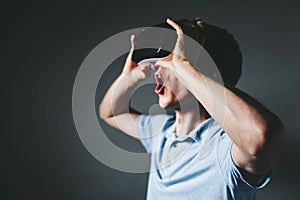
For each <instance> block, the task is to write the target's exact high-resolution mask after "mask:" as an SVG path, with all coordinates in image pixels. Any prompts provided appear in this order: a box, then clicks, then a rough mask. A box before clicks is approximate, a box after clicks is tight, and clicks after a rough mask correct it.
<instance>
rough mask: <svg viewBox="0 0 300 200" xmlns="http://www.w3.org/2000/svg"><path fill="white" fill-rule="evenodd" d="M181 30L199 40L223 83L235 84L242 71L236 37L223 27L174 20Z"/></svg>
mask: <svg viewBox="0 0 300 200" xmlns="http://www.w3.org/2000/svg"><path fill="white" fill-rule="evenodd" d="M175 22H178V23H179V25H180V26H181V27H182V29H183V32H184V33H185V34H186V35H188V36H190V37H192V38H193V39H195V40H196V41H197V42H199V43H200V44H201V45H202V46H203V48H204V49H205V50H206V51H207V52H208V54H209V55H210V56H211V58H212V59H213V61H214V62H215V64H216V65H217V67H218V69H219V71H220V73H221V76H222V79H223V82H224V84H225V85H232V86H234V85H236V84H237V82H238V80H239V78H240V77H241V73H242V60H243V59H242V53H241V51H240V47H239V44H238V42H237V41H236V39H235V38H234V37H233V35H232V34H231V33H229V32H228V31H227V30H226V29H225V28H220V27H218V26H215V25H212V24H208V23H206V22H203V21H202V20H201V19H200V18H195V19H193V20H188V19H180V20H175Z"/></svg>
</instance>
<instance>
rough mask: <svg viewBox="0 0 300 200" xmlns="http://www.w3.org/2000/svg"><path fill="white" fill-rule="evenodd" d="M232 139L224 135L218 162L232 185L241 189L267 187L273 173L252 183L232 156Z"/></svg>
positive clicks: (228, 182) (220, 144)
mask: <svg viewBox="0 0 300 200" xmlns="http://www.w3.org/2000/svg"><path fill="white" fill-rule="evenodd" d="M232 144H233V142H232V140H231V139H230V138H229V137H228V136H227V134H226V133H224V134H223V135H222V137H221V138H220V141H219V144H218V153H217V154H218V162H219V166H220V170H221V172H222V174H223V176H224V178H225V180H226V182H227V184H228V185H229V186H230V187H239V188H240V189H241V190H251V189H252V190H253V189H260V188H263V187H265V186H266V185H267V184H268V183H269V182H270V179H271V173H270V174H267V175H265V176H262V177H261V178H260V179H259V180H258V181H257V183H256V184H255V185H251V184H250V183H249V182H248V181H247V180H246V179H245V178H244V177H243V176H242V174H241V172H240V171H239V170H238V168H237V166H236V165H235V164H234V161H233V159H232V156H231V147H232Z"/></svg>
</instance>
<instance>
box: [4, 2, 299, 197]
mask: <svg viewBox="0 0 300 200" xmlns="http://www.w3.org/2000/svg"><path fill="white" fill-rule="evenodd" d="M299 9H300V6H299V3H298V2H297V1H281V2H274V1H270V2H269V3H266V2H265V3H262V2H257V3H254V2H253V1H251V3H244V2H242V1H239V2H228V1H224V2H222V3H217V2H212V1H210V2H208V1H191V2H187V1H174V0H173V1H168V2H167V1H163V2H155V1H148V2H147V1H145V2H142V1H135V2H133V1H128V2H125V1H122V2H115V1H109V2H101V1H90V2H85V1H82V2H80V3H77V2H74V1H70V2H67V1H63V2H59V1H57V2H55V1H36V2H33V1H23V2H22V1H15V2H13V3H3V4H2V5H1V35H2V37H1V41H2V42H1V43H2V45H1V46H2V50H1V57H3V58H2V65H1V77H2V80H4V83H3V84H2V87H3V88H4V89H3V91H4V92H7V95H4V94H6V93H4V94H3V95H2V97H3V99H4V100H5V103H4V104H3V105H4V106H3V110H4V111H7V114H5V115H4V116H5V119H4V120H2V121H3V127H4V128H3V132H2V133H1V134H2V136H3V137H2V143H3V145H1V147H2V152H4V155H3V156H2V158H1V163H2V164H1V172H2V173H1V174H2V175H1V192H0V195H1V197H0V198H1V199H144V198H145V193H146V182H147V174H129V173H123V172H119V171H116V170H113V169H110V168H109V167H107V166H104V165H103V164H101V163H100V162H99V161H97V160H96V159H94V158H93V157H92V156H91V155H90V154H89V153H88V151H87V150H86V149H85V147H84V146H83V144H82V143H81V141H80V139H79V137H78V135H77V132H76V129H75V126H74V122H73V118H72V107H71V104H72V89H73V83H74V80H75V76H76V73H77V70H78V69H79V67H80V65H81V63H82V61H83V60H84V58H85V57H86V56H87V54H88V53H89V52H90V51H91V50H92V49H93V48H94V47H95V46H97V45H98V44H99V43H100V42H102V41H103V40H105V39H106V38H108V37H110V36H112V35H113V34H116V33H119V32H121V31H124V30H127V29H131V28H136V27H141V26H148V25H151V24H156V23H159V22H161V21H162V20H164V19H165V18H166V17H172V18H193V17H196V16H201V17H202V18H203V19H204V20H206V21H207V22H210V23H213V24H216V25H219V26H222V27H226V28H228V29H229V30H230V31H231V32H232V33H233V34H234V35H235V37H236V39H237V40H238V41H239V43H240V46H241V49H242V52H243V55H244V65H243V75H242V78H241V80H240V82H239V84H238V87H239V88H240V89H242V90H244V91H246V92H247V93H249V94H251V95H252V96H254V97H255V98H256V99H258V100H259V101H261V102H262V103H263V104H264V105H265V106H267V107H268V108H269V109H271V110H272V111H274V112H275V113H276V114H277V115H278V116H280V118H281V119H282V120H283V121H284V123H285V125H286V129H287V142H286V151H285V154H284V156H283V158H282V161H281V163H280V164H279V166H278V167H277V169H276V171H275V174H274V177H273V179H272V182H271V184H269V185H268V186H267V187H266V188H265V189H263V190H262V191H260V192H259V193H258V199H297V197H299V196H300V191H299V186H300V184H299V183H300V182H299V180H298V179H299V178H300V172H299V168H300V163H299V161H298V159H299V145H300V135H299V132H300V128H299V117H298V113H299V112H300V109H299V106H298V102H299V101H300V95H299V89H298V87H299V84H298V82H297V80H298V74H299V72H300V69H299V55H298V54H299V50H298V49H299V45H300V42H299V35H300V31H299V29H300V28H299V25H300V23H299V22H300V12H299ZM119 67H121V66H119ZM120 70H121V68H116V69H111V68H109V69H108V70H107V72H106V78H105V80H104V79H103V83H100V87H99V88H100V89H103V90H105V88H106V87H107V84H109V83H110V81H111V79H112V78H114V77H116V75H117V74H116V73H117V72H119V71H120ZM107 77H108V78H107ZM101 84H103V85H101ZM149 88H151V86H148V89H149ZM146 89H147V88H146ZM101 95H103V92H100V93H99V95H98V96H97V98H96V99H99V98H100V97H101ZM8 96H10V97H11V98H9V100H7V99H8V98H6V97H8ZM136 96H139V95H138V94H136ZM6 100H7V101H6ZM154 100H155V97H153V98H151V101H150V103H151V102H152V101H154ZM148 103H149V102H148ZM100 123H101V124H102V125H103V123H102V122H100ZM103 126H105V125H103ZM105 129H106V130H108V134H109V137H110V138H111V139H112V140H113V141H114V142H116V143H117V144H118V145H120V146H122V147H124V148H125V149H128V150H132V151H135V152H140V151H143V149H142V147H141V145H140V144H139V143H138V142H136V141H133V140H132V139H130V138H128V137H127V136H123V135H122V134H120V133H119V132H117V131H115V130H113V129H110V128H108V127H105Z"/></svg>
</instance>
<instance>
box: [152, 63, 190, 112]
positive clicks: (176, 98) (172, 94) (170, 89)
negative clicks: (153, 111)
mask: <svg viewBox="0 0 300 200" xmlns="http://www.w3.org/2000/svg"><path fill="white" fill-rule="evenodd" d="M155 79H156V84H157V85H156V88H155V92H156V93H157V94H158V96H159V105H160V106H161V107H162V108H174V109H179V108H180V106H183V104H184V102H185V100H186V99H188V98H189V97H191V96H192V95H191V94H190V93H189V91H188V90H187V89H186V87H184V85H183V84H182V83H181V82H180V81H179V80H178V79H177V78H176V76H175V75H174V73H173V72H172V71H171V70H169V69H166V68H163V67H159V68H158V70H157V72H156V73H155Z"/></svg>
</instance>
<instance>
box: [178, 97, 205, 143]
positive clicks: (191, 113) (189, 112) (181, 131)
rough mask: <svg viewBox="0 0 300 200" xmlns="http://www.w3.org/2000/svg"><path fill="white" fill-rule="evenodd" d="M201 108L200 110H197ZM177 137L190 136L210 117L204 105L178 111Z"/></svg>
mask: <svg viewBox="0 0 300 200" xmlns="http://www.w3.org/2000/svg"><path fill="white" fill-rule="evenodd" d="M197 108H199V109H197ZM175 114H176V137H182V136H185V135H187V134H189V133H190V132H191V131H192V130H193V129H194V128H196V127H197V126H198V125H199V124H200V123H201V122H203V121H205V120H206V119H208V118H209V117H210V116H209V114H208V113H207V111H206V110H205V109H204V108H203V106H202V105H199V104H198V102H197V106H196V107H195V106H189V107H187V108H185V109H176V110H175Z"/></svg>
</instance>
